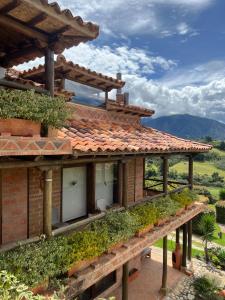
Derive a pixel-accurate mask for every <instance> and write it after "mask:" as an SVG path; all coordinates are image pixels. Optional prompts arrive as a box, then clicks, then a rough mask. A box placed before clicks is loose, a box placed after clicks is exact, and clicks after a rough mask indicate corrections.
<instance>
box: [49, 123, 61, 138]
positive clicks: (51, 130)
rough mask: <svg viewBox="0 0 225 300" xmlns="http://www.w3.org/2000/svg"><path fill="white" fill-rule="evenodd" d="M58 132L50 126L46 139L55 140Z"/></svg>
mask: <svg viewBox="0 0 225 300" xmlns="http://www.w3.org/2000/svg"><path fill="white" fill-rule="evenodd" d="M58 132H59V130H58V129H57V128H54V127H52V126H49V127H48V137H50V138H56V137H58Z"/></svg>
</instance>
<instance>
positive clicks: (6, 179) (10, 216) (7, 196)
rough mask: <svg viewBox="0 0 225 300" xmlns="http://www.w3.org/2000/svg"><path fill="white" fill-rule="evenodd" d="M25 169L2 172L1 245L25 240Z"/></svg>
mask: <svg viewBox="0 0 225 300" xmlns="http://www.w3.org/2000/svg"><path fill="white" fill-rule="evenodd" d="M27 203H28V201H27V169H24V168H21V169H8V170H4V171H2V244H7V243H10V242H15V241H18V240H24V239H26V238H27V205H28V204H27Z"/></svg>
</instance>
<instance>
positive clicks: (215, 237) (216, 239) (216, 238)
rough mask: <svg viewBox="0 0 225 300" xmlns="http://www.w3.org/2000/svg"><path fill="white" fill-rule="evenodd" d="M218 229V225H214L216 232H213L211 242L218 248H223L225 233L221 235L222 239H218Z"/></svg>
mask: <svg viewBox="0 0 225 300" xmlns="http://www.w3.org/2000/svg"><path fill="white" fill-rule="evenodd" d="M220 231H221V230H220V227H219V225H218V224H216V230H215V232H214V235H213V236H214V239H213V242H214V243H216V244H218V245H220V246H224V247H225V233H222V239H220V238H219V237H218V233H219V232H220Z"/></svg>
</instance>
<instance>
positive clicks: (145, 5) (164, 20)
mask: <svg viewBox="0 0 225 300" xmlns="http://www.w3.org/2000/svg"><path fill="white" fill-rule="evenodd" d="M214 1H215V0H113V1H111V0H92V1H88V2H86V1H83V0H76V1H71V0H59V3H60V4H61V6H63V7H64V8H70V9H71V10H72V11H73V13H74V14H76V15H80V16H81V17H83V18H84V19H85V20H88V21H95V22H97V23H98V24H99V25H100V27H101V31H102V32H104V33H105V34H106V35H112V36H119V37H121V36H124V35H125V36H134V35H136V34H137V33H139V34H144V35H149V34H151V35H155V36H157V37H159V36H160V37H166V36H170V35H173V34H183V35H185V34H190V35H191V32H192V30H189V25H188V24H187V20H185V21H184V20H183V19H184V18H186V19H188V18H187V16H188V15H189V14H196V13H197V12H198V11H201V10H203V9H205V8H207V7H208V6H209V5H210V4H211V3H213V2H214ZM174 15H175V17H174ZM184 24H185V27H184V26H183V25H184ZM182 26H183V28H182ZM179 28H180V30H179Z"/></svg>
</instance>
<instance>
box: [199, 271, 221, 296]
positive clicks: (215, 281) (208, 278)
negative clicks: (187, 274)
mask: <svg viewBox="0 0 225 300" xmlns="http://www.w3.org/2000/svg"><path fill="white" fill-rule="evenodd" d="M193 287H194V290H195V294H196V296H197V297H199V298H200V299H204V300H210V299H211V300H212V299H223V298H218V296H217V292H218V291H219V289H220V288H221V287H222V284H221V280H220V278H218V277H216V276H215V275H213V276H212V275H209V274H205V275H202V276H200V277H196V278H195V279H194V281H193Z"/></svg>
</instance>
